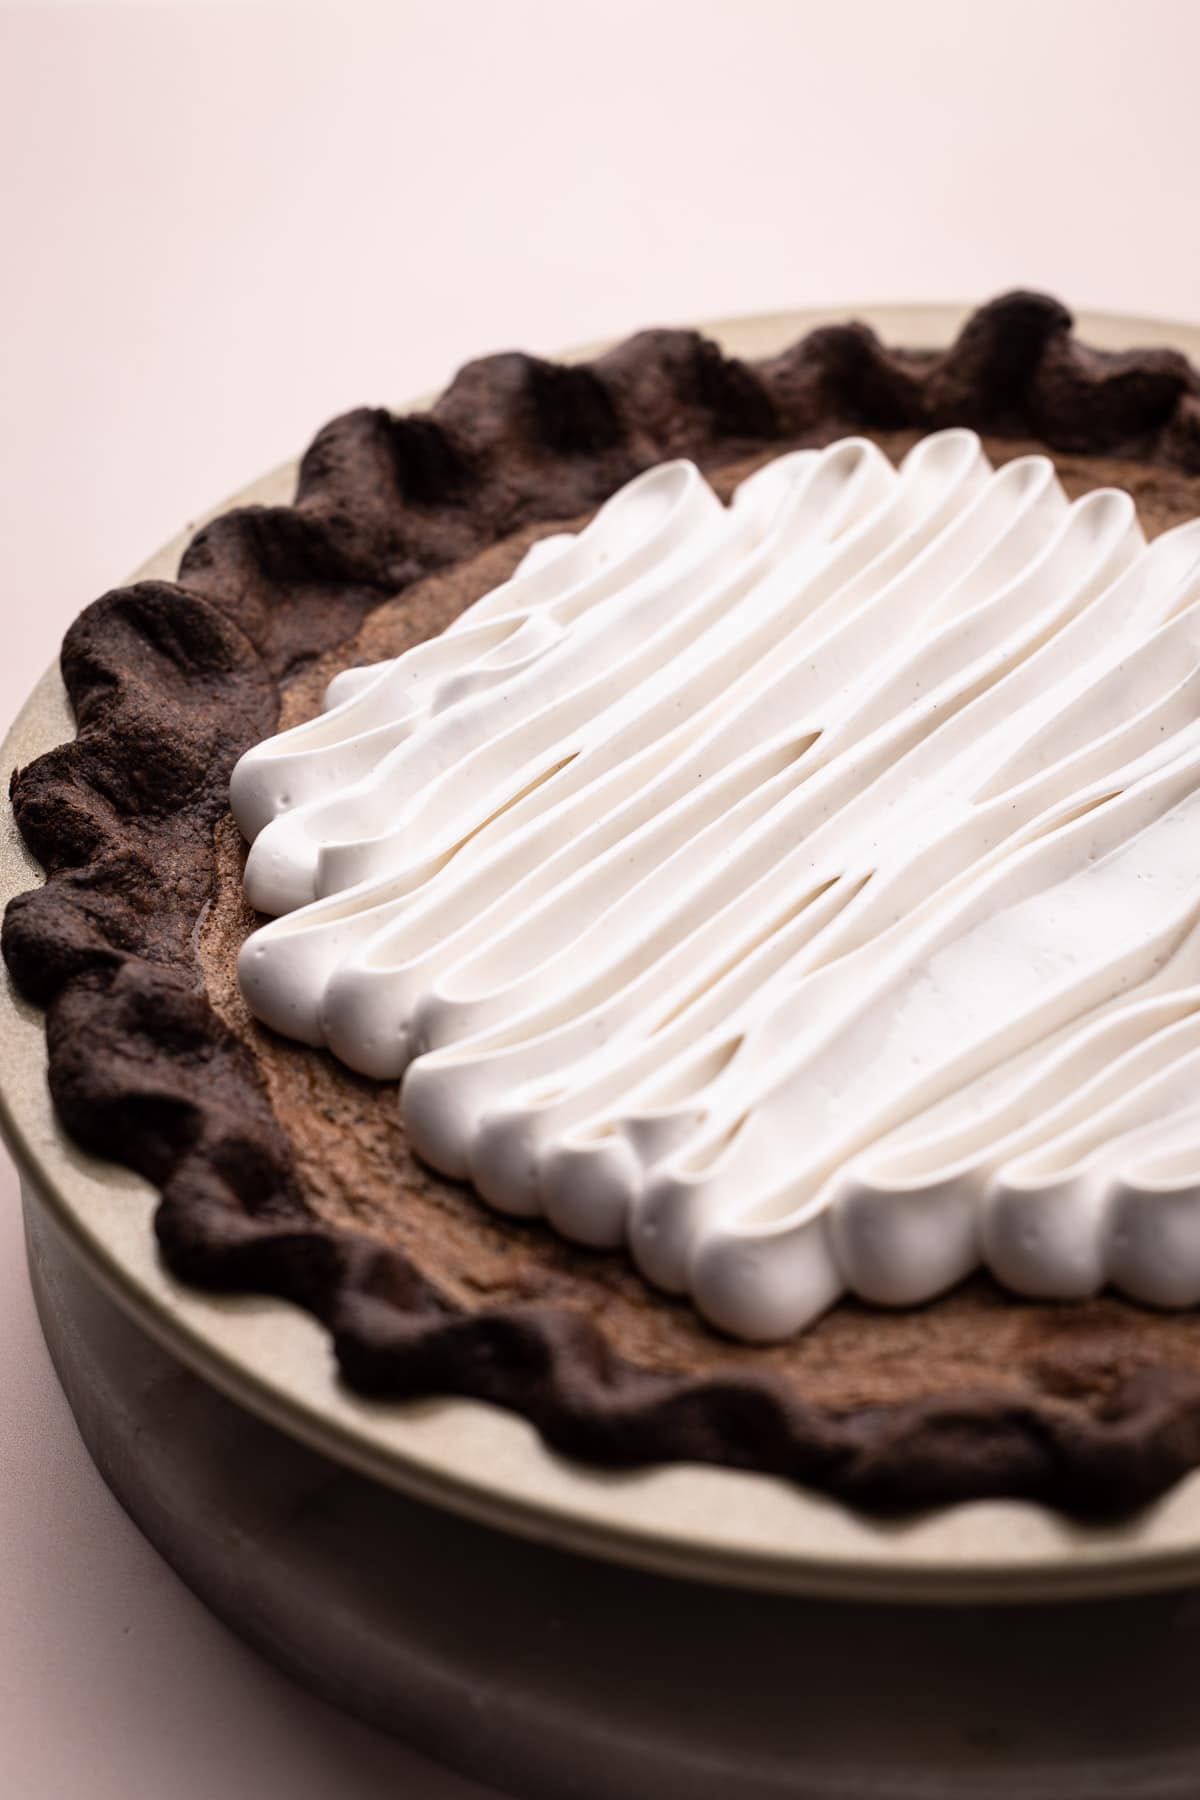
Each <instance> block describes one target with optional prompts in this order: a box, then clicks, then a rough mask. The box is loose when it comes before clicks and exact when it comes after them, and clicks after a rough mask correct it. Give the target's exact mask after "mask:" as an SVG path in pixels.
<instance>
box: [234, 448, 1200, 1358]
mask: <svg viewBox="0 0 1200 1800" xmlns="http://www.w3.org/2000/svg"><path fill="white" fill-rule="evenodd" d="M1198 602H1200V522H1197V523H1190V524H1187V525H1184V526H1180V527H1178V528H1176V529H1175V530H1174V531H1171V532H1169V533H1167V534H1166V535H1165V536H1163V537H1162V538H1159V539H1158V540H1157V541H1156V542H1155V543H1154V544H1153V545H1151V546H1149V547H1147V546H1146V544H1145V542H1144V539H1143V536H1142V533H1141V531H1140V528H1139V526H1138V523H1137V519H1136V515H1135V509H1134V506H1133V503H1132V501H1131V500H1130V499H1129V497H1128V496H1127V495H1125V494H1123V493H1120V492H1118V491H1116V490H1113V489H1107V490H1100V491H1098V492H1095V493H1092V494H1089V495H1087V496H1085V497H1084V498H1083V499H1081V500H1079V501H1076V502H1075V503H1074V504H1073V505H1072V504H1069V503H1068V501H1067V500H1066V497H1065V495H1064V494H1063V492H1062V489H1061V487H1060V485H1059V483H1058V480H1057V477H1056V474H1055V471H1054V468H1053V465H1052V463H1051V462H1050V461H1049V460H1048V459H1046V458H1043V457H1038V456H1029V457H1022V458H1019V459H1018V460H1016V461H1014V462H1011V463H1009V464H1007V465H1006V466H1005V467H1004V468H1002V469H1000V470H998V471H993V470H992V469H991V468H990V466H989V464H988V462H987V460H986V458H985V456H984V454H983V450H982V447H981V445H980V443H979V441H978V439H977V438H976V437H975V436H974V434H972V433H970V432H966V431H950V432H942V433H938V434H936V435H934V436H931V437H928V438H925V439H923V440H921V441H920V442H919V443H918V444H917V445H916V446H915V448H914V449H913V450H912V451H911V452H910V454H909V455H908V457H907V458H906V459H905V461H904V462H903V464H902V465H901V467H900V468H899V470H896V469H893V468H892V466H891V465H890V463H888V461H887V460H886V458H885V457H884V456H883V455H882V453H881V452H880V451H879V450H878V449H877V448H876V447H875V446H873V445H872V444H871V443H869V442H868V441H866V440H862V439H846V440H843V441H842V442H841V443H838V444H835V445H833V446H831V447H830V448H829V449H827V450H825V451H821V452H816V451H801V452H797V453H792V454H790V455H787V456H783V457H780V458H778V459H776V461H774V462H772V463H768V464H767V465H765V467H764V468H762V469H761V470H759V471H758V472H757V473H756V474H755V475H753V476H752V477H751V478H750V479H749V480H748V481H746V482H744V483H743V484H742V486H741V487H740V488H739V489H738V491H737V493H736V495H735V497H734V500H733V502H732V504H731V505H730V506H729V507H724V506H722V505H721V503H720V502H719V501H718V500H717V498H716V496H715V495H714V494H713V492H712V490H711V489H710V488H709V487H708V484H707V483H706V482H705V481H704V479H703V477H702V476H701V475H700V473H699V471H698V470H697V469H695V467H694V466H693V465H691V464H688V463H683V462H675V463H668V464H664V465H660V466H659V467H657V468H654V469H651V470H648V471H647V472H646V473H645V474H643V475H641V476H639V477H638V478H637V479H636V480H635V481H634V482H632V483H630V484H629V485H628V486H627V487H626V488H624V489H623V490H621V492H620V493H618V494H616V495H614V496H613V498H612V499H611V500H610V501H608V502H607V504H606V505H605V506H604V507H602V508H601V510H600V512H599V513H598V514H597V515H596V516H595V518H594V519H593V520H592V522H591V523H590V524H589V525H588V526H587V527H586V529H585V530H583V531H582V532H580V533H579V534H578V536H569V535H566V534H560V535H559V536H557V537H555V538H552V539H548V540H543V541H542V542H541V543H540V544H538V545H536V546H535V548H534V551H533V552H531V554H530V555H529V556H528V557H527V558H526V560H525V562H524V563H522V565H521V566H520V568H519V569H518V570H517V572H516V574H515V575H514V576H513V577H512V578H511V580H509V581H508V582H506V583H504V584H503V585H502V586H500V587H498V588H496V589H494V590H493V591H492V592H491V593H489V594H487V595H485V596H484V598H483V599H481V600H480V601H479V602H477V603H476V604H475V605H474V606H472V607H471V608H469V609H468V610H467V611H466V612H465V613H464V614H463V615H462V616H461V618H459V619H458V620H457V621H455V623H454V625H452V626H451V627H450V628H449V629H448V630H447V631H446V632H444V633H442V634H441V636H439V637H437V638H434V639H431V640H429V641H428V642H427V643H424V644H421V645H418V646H416V647H415V648H414V649H413V650H410V651H409V652H407V653H406V654H405V655H404V656H402V657H400V658H398V659H396V660H395V661H393V662H390V663H384V664H380V665H377V666H376V667H374V668H372V669H365V670H364V669H356V670H350V671H347V672H346V673H345V674H344V675H342V676H339V677H338V678H337V680H336V681H335V682H334V683H333V684H332V685H331V688H330V690H329V693H328V695H327V700H326V710H325V711H324V712H323V713H322V714H321V715H320V716H319V717H318V718H316V719H314V720H311V721H309V722H307V723H305V724H303V725H300V726H298V727H296V728H294V729H293V730H292V731H288V732H284V733H282V734H280V735H279V736H277V737H275V738H272V739H270V740H268V741H267V742H266V743H264V744H260V745H258V746H256V747H255V748H254V749H252V750H251V751H250V752H248V753H247V755H246V756H244V757H243V758H242V760H241V762H240V763H239V764H238V767H237V769H236V770H235V772H234V777H233V783H232V804H233V808H234V812H235V816H236V817H237V820H238V823H239V825H240V826H241V828H242V830H243V832H244V833H245V834H246V836H247V837H248V838H250V839H251V840H252V847H251V850H250V854H249V858H248V862H247V871H246V889H247V894H248V896H249V898H250V900H251V902H252V903H253V904H254V905H255V906H256V907H258V908H259V909H260V910H262V911H264V912H270V913H276V914H279V915H281V916H279V917H277V918H276V919H274V921H273V922H272V923H270V924H268V925H266V926H264V927H263V928H262V929H261V930H259V931H257V932H255V933H254V934H253V935H252V936H251V937H250V938H249V939H248V940H247V942H246V944H245V946H244V947H243V950H242V953H241V957H240V959H239V976H240V979H241V983H242V987H243V990H244V992H245V994H246V997H247V1000H248V1002H249V1004H250V1006H251V1007H252V1009H253V1010H254V1012H255V1013H256V1014H257V1015H258V1016H259V1017H260V1018H261V1019H263V1020H264V1021H265V1022H266V1023H268V1024H270V1025H272V1026H273V1027H275V1028H276V1029H277V1030H280V1031H282V1032H284V1033H286V1034H288V1035H290V1036H293V1037H296V1038H299V1039H300V1040H301V1041H304V1042H307V1043H312V1044H327V1045H328V1046H329V1047H330V1048H331V1049H332V1050H333V1051H334V1053H335V1054H336V1055H338V1056H339V1057H340V1058H341V1059H342V1060H343V1061H344V1062H346V1063H347V1064H348V1065H349V1066H350V1067H352V1068H355V1069H358V1070H360V1071H362V1072H364V1073H366V1074H369V1075H373V1076H376V1077H378V1078H381V1079H396V1078H398V1077H403V1082H402V1088H401V1104H402V1107H403V1111H404V1118H405V1123H406V1127H407V1130H408V1132H409V1135H410V1137H411V1139H412V1141H413V1143H414V1144H415V1146H416V1148H417V1149H418V1151H419V1152H420V1153H421V1154H422V1155H423V1156H424V1157H425V1158H426V1159H427V1160H428V1161H430V1162H431V1163H432V1164H433V1165H434V1166H435V1167H437V1168H439V1169H441V1170H443V1171H444V1172H445V1173H447V1174H449V1175H452V1176H459V1177H467V1178H469V1179H470V1180H472V1181H473V1182H474V1184H475V1186H476V1187H477V1189H478V1190H479V1192H480V1193H481V1194H482V1195H483V1197H484V1198H485V1199H486V1200H487V1201H488V1202H489V1203H490V1204H492V1205H493V1206H496V1207H498V1208H500V1209H501V1210H504V1211H507V1212H510V1213H513V1214H518V1215H520V1216H524V1217H528V1216H536V1215H539V1214H544V1215H545V1216H546V1217H548V1218H549V1219H550V1221H551V1222H552V1223H553V1224H554V1225H555V1226H556V1227H557V1228H558V1229H559V1230H560V1231H562V1232H563V1233H564V1234H566V1235H567V1236H569V1237H572V1238H575V1239H577V1240H578V1241H580V1242H583V1243H589V1244H596V1245H605V1246H613V1245H619V1244H622V1243H625V1244H628V1246H629V1248H630V1249H631V1251H632V1254H633V1256H634V1258H635V1259H636V1261H637V1263H638V1266H639V1267H640V1268H641V1269H642V1271H643V1273H644V1274H645V1275H646V1276H647V1277H648V1278H649V1279H650V1280H652V1281H654V1282H656V1283H658V1284H659V1285H661V1286H663V1287H665V1288H667V1289H669V1290H671V1291H675V1292H680V1293H688V1294H690V1295H691V1296H692V1298H693V1300H694V1301H695V1303H696V1305H697V1306H698V1307H699V1309H700V1310H701V1312H702V1313H703V1314H704V1315H705V1316H706V1317H707V1318H709V1319H710V1320H711V1321H712V1322H714V1323H715V1324H717V1325H719V1326H721V1327H723V1328H724V1329H726V1330H727V1331H730V1332H731V1333H733V1334H735V1335H738V1336H741V1337H745V1338H748V1339H752V1340H769V1339H772V1338H779V1337H783V1336H787V1335H789V1334H791V1333H792V1332H794V1331H796V1330H798V1329H800V1328H801V1327H802V1326H804V1325H805V1324H806V1323H808V1322H810V1321H811V1320H812V1319H813V1318H815V1317H817V1316H818V1315H819V1314H820V1312H822V1311H823V1310H824V1309H825V1308H826V1307H827V1306H828V1305H830V1304H831V1303H832V1302H833V1301H834V1300H835V1299H836V1298H837V1297H838V1296H839V1294H841V1293H843V1292H844V1291H846V1290H850V1291H852V1292H854V1293H857V1294H859V1295H861V1296H862V1297H863V1298H866V1299H869V1300H873V1301H876V1302H879V1303H881V1304H891V1305H895V1304H907V1303H912V1302H916V1301H920V1300H924V1299H928V1298H930V1297H932V1296H933V1295H934V1294H936V1293H938V1292H940V1291H941V1290H943V1289H944V1288H946V1287H948V1286H950V1285H952V1284H953V1283H954V1282H956V1281H958V1280H959V1279H960V1278H961V1277H962V1276H963V1275H965V1274H966V1273H968V1272H969V1271H970V1270H971V1269H972V1268H973V1267H975V1266H977V1265H979V1264H980V1263H984V1264H986V1265H987V1266H988V1267H989V1268H991V1269H992V1270H993V1272H994V1273H995V1274H996V1276H997V1277H998V1278H999V1279H1000V1280H1001V1281H1002V1282H1005V1283H1006V1284H1007V1285H1008V1286H1010V1287H1012V1288H1014V1289H1015V1290H1017V1291H1019V1292H1022V1293H1027V1294H1034V1295H1045V1296H1054V1297H1060V1296H1061V1297H1067V1296H1074V1295H1082V1294H1086V1293H1091V1292H1094V1291H1095V1290H1096V1289H1097V1288H1098V1287H1100V1286H1102V1285H1104V1284H1105V1283H1106V1282H1111V1283H1113V1284H1114V1285H1116V1286H1117V1287H1119V1288H1121V1289H1123V1290H1124V1291H1125V1292H1127V1293H1129V1294H1131V1295H1133V1296H1135V1297H1137V1298H1141V1299H1144V1300H1147V1301H1150V1302H1153V1303H1156V1304H1160V1305H1168V1306H1179V1305H1190V1304H1193V1303H1195V1302H1196V1301H1197V1300H1200V1089H1198V1088H1197V1087H1196V1075H1197V1073H1198V1072H1200V935H1198V934H1197V932H1196V925H1197V921H1198V920H1200V724H1198V723H1197V720H1198V719H1200V704H1198V702H1200V605H1198V604H1197V603H1198ZM1193 1096H1194V1097H1193Z"/></svg>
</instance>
